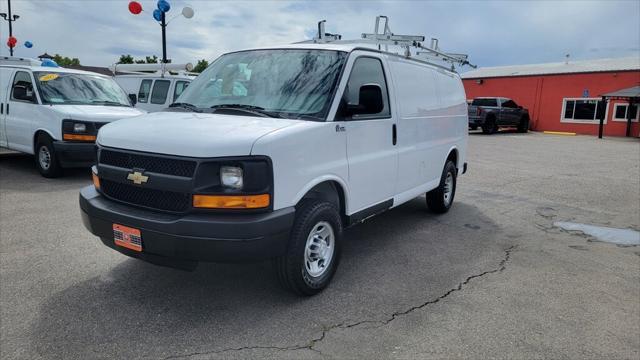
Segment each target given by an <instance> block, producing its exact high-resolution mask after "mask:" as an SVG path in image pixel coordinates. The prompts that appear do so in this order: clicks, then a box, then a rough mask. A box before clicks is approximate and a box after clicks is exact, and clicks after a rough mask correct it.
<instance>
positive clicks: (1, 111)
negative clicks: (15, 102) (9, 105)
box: [0, 103, 4, 114]
mask: <svg viewBox="0 0 640 360" xmlns="http://www.w3.org/2000/svg"><path fill="white" fill-rule="evenodd" d="M0 114H4V103H2V104H0Z"/></svg>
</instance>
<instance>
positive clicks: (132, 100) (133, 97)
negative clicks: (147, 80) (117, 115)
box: [129, 94, 138, 106]
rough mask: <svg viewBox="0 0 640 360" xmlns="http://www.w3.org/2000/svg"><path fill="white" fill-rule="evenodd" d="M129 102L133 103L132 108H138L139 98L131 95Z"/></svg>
mask: <svg viewBox="0 0 640 360" xmlns="http://www.w3.org/2000/svg"><path fill="white" fill-rule="evenodd" d="M129 101H130V102H131V106H136V104H137V103H138V97H137V96H136V94H129Z"/></svg>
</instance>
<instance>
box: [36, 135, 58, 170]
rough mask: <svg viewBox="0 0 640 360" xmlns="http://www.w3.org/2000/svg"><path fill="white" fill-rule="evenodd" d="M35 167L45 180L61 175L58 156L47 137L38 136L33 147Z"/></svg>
mask: <svg viewBox="0 0 640 360" xmlns="http://www.w3.org/2000/svg"><path fill="white" fill-rule="evenodd" d="M35 160H36V167H37V168H38V171H39V172H40V175H42V176H44V177H46V178H56V177H58V176H60V175H62V167H61V166H60V162H59V161H58V155H57V154H56V152H55V149H54V148H53V141H51V138H50V137H49V136H47V135H40V136H39V137H38V140H37V141H36V147H35Z"/></svg>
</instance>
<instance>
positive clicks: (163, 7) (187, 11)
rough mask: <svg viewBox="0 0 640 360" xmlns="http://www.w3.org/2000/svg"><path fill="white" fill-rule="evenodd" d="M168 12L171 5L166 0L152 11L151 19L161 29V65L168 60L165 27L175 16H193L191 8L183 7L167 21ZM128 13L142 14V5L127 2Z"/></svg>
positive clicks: (159, 2) (135, 2)
mask: <svg viewBox="0 0 640 360" xmlns="http://www.w3.org/2000/svg"><path fill="white" fill-rule="evenodd" d="M169 10H171V5H170V4H169V2H168V1H167V0H158V3H157V8H156V9H155V10H153V18H154V19H155V20H156V21H157V22H158V23H159V24H160V28H161V29H162V61H161V62H162V64H166V63H168V62H169V59H167V25H168V24H169V23H170V22H171V20H173V19H175V18H176V17H177V16H180V15H182V16H184V17H185V18H187V19H191V18H192V17H193V14H194V12H193V9H192V8H191V7H189V6H185V7H184V8H182V12H180V14H178V15H176V16H175V17H174V18H172V19H170V20H169V21H167V12H169ZM129 12H131V13H132V14H133V15H138V14H140V13H141V12H142V5H140V3H139V2H137V1H131V2H129Z"/></svg>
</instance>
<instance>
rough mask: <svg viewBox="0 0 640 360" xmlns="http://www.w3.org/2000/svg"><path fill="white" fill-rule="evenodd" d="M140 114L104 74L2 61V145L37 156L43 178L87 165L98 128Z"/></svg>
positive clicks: (27, 61) (24, 61)
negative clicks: (65, 169) (63, 170)
mask: <svg viewBox="0 0 640 360" xmlns="http://www.w3.org/2000/svg"><path fill="white" fill-rule="evenodd" d="M144 113H145V112H144V111H141V110H138V109H135V108H134V107H133V106H132V105H131V103H130V102H129V98H128V97H127V95H126V94H125V93H124V91H123V90H122V88H120V86H118V84H116V82H115V81H113V79H112V78H110V77H108V76H103V75H100V74H96V73H92V72H86V71H80V70H72V69H64V68H61V67H49V66H41V63H40V61H38V60H31V59H22V58H15V57H3V58H0V146H1V147H5V148H9V149H11V150H16V151H21V152H24V153H27V154H35V159H36V166H37V168H38V171H40V174H42V176H45V177H56V176H59V175H60V174H61V172H62V168H67V167H90V166H91V165H93V164H94V163H95V158H96V146H95V139H96V135H97V133H98V129H99V128H100V127H101V126H102V125H104V124H106V123H108V122H110V121H113V120H118V119H123V118H129V117H133V116H138V115H142V114H144Z"/></svg>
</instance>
